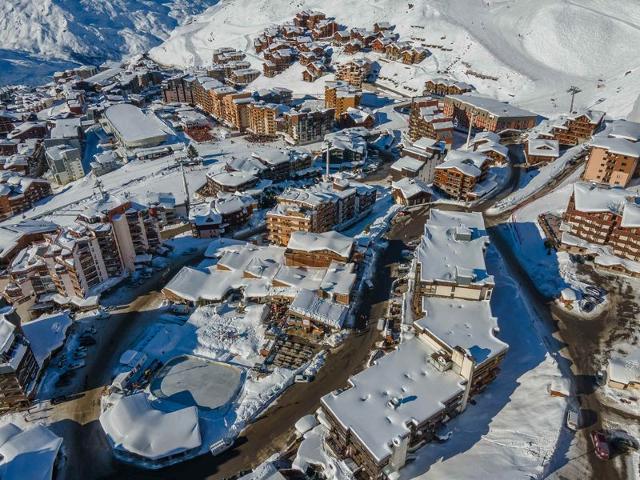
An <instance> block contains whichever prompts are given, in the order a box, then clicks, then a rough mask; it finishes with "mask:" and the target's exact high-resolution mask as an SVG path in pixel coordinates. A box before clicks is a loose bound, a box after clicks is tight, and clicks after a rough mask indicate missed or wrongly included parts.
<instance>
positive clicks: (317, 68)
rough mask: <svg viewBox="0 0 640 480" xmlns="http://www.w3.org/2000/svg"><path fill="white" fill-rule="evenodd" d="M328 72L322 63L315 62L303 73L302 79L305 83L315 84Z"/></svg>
mask: <svg viewBox="0 0 640 480" xmlns="http://www.w3.org/2000/svg"><path fill="white" fill-rule="evenodd" d="M327 72H328V68H327V66H326V65H325V64H324V63H322V62H313V63H310V64H309V65H307V68H305V69H304V70H303V71H302V79H303V80H304V81H305V82H315V81H316V80H317V79H319V78H320V77H322V76H323V75H324V74H326V73H327Z"/></svg>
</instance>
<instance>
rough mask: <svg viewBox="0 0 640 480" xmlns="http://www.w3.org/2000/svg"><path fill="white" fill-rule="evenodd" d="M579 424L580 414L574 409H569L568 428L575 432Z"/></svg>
mask: <svg viewBox="0 0 640 480" xmlns="http://www.w3.org/2000/svg"><path fill="white" fill-rule="evenodd" d="M579 425H580V414H579V413H578V412H576V411H575V410H574V409H569V411H568V412H567V428H568V429H569V430H573V431H574V432H575V431H576V430H577V429H578V428H579Z"/></svg>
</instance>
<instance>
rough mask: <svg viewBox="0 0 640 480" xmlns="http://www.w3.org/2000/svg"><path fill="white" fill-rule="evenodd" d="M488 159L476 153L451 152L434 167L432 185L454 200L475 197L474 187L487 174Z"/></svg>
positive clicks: (468, 199)
mask: <svg viewBox="0 0 640 480" xmlns="http://www.w3.org/2000/svg"><path fill="white" fill-rule="evenodd" d="M490 163H491V162H490V161H489V158H488V157H487V156H486V155H483V154H481V153H478V152H469V151H465V150H451V151H449V152H448V153H447V156H446V157H445V161H444V162H443V163H441V164H440V165H438V166H436V167H435V169H436V173H435V178H434V182H433V183H434V185H435V186H436V187H437V188H438V189H440V190H441V191H443V192H445V193H446V194H447V195H449V197H451V198H454V199H456V200H466V201H470V200H473V199H475V198H476V197H477V192H476V191H475V190H476V187H477V186H478V184H479V183H481V182H482V181H484V180H485V179H486V177H487V174H488V172H489V165H490Z"/></svg>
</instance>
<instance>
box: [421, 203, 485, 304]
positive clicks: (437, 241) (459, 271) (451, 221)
mask: <svg viewBox="0 0 640 480" xmlns="http://www.w3.org/2000/svg"><path fill="white" fill-rule="evenodd" d="M488 245H489V237H488V236H487V232H486V229H485V225H484V219H483V218H482V214H481V213H475V212H474V213H464V212H445V211H441V210H436V209H432V210H431V212H430V214H429V219H428V220H427V222H426V223H425V226H424V235H423V237H422V241H421V242H420V245H419V246H418V248H417V249H416V276H415V280H414V297H413V308H414V311H415V312H416V315H418V316H422V315H424V314H425V312H424V309H423V302H422V297H446V298H457V299H462V300H489V299H490V298H491V293H492V291H493V288H494V286H495V282H494V279H493V276H492V275H489V273H488V272H487V267H486V264H485V257H484V256H485V251H486V248H487V246H488Z"/></svg>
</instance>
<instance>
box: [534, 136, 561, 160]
mask: <svg viewBox="0 0 640 480" xmlns="http://www.w3.org/2000/svg"><path fill="white" fill-rule="evenodd" d="M527 153H528V154H529V155H533V156H538V157H553V158H557V157H558V156H559V155H560V143H559V142H558V140H550V139H546V138H530V139H529V140H528V141H527Z"/></svg>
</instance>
